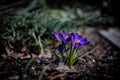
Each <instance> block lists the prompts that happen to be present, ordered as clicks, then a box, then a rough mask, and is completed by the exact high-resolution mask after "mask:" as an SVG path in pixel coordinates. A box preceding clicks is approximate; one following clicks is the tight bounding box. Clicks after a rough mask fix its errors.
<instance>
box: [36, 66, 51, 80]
mask: <svg viewBox="0 0 120 80" xmlns="http://www.w3.org/2000/svg"><path fill="white" fill-rule="evenodd" d="M49 66H50V65H49V64H48V65H47V66H45V67H44V68H43V70H42V72H41V74H40V76H39V78H38V80H42V77H43V75H44V73H45V72H46V70H47V69H48V68H49Z"/></svg>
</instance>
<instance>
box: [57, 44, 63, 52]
mask: <svg viewBox="0 0 120 80" xmlns="http://www.w3.org/2000/svg"><path fill="white" fill-rule="evenodd" d="M58 51H59V52H60V53H62V52H63V45H62V44H60V45H59V46H58Z"/></svg>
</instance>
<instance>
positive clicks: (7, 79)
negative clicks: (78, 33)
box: [0, 32, 120, 80]
mask: <svg viewBox="0 0 120 80" xmlns="http://www.w3.org/2000/svg"><path fill="white" fill-rule="evenodd" d="M83 35H85V36H86V37H88V39H89V40H90V42H91V43H90V45H88V46H86V47H84V48H82V47H81V48H80V50H79V51H80V52H82V51H84V50H86V49H87V48H92V47H93V46H94V47H95V48H94V50H92V51H91V52H90V53H89V54H88V55H85V56H84V57H82V58H80V59H79V61H78V62H76V63H75V65H74V66H73V68H72V69H70V68H68V67H67V66H66V65H63V64H62V63H58V62H57V61H56V60H55V59H54V58H53V57H52V58H51V57H49V58H39V57H38V56H39V55H36V54H34V52H30V51H29V50H28V49H27V48H26V47H24V49H22V50H23V51H22V53H19V52H16V51H13V53H14V55H13V53H11V54H10V50H8V49H6V50H8V51H6V52H8V53H7V55H6V54H1V55H0V80H119V76H118V74H119V70H120V65H119V64H120V53H119V52H120V50H119V49H118V48H117V47H115V46H114V45H112V44H111V43H110V42H108V41H107V40H106V39H104V38H103V37H102V36H100V35H99V34H98V33H97V32H86V33H84V34H83ZM8 54H10V55H8ZM16 56H17V57H16ZM31 56H33V58H32V59H31ZM30 61H31V63H30ZM28 63H30V65H29V66H28V68H27V69H26V68H25V67H26V65H27V64H28Z"/></svg>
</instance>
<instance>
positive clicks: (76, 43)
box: [54, 30, 89, 67]
mask: <svg viewBox="0 0 120 80" xmlns="http://www.w3.org/2000/svg"><path fill="white" fill-rule="evenodd" d="M54 36H55V37H56V39H57V40H58V41H59V42H60V44H59V46H58V51H59V53H60V55H61V56H60V57H58V56H57V58H60V59H59V60H61V61H62V62H64V63H65V64H68V65H69V66H70V67H71V66H73V64H74V63H75V62H76V61H77V60H78V59H79V57H80V56H79V55H78V54H77V51H78V49H79V47H80V46H85V45H88V44H89V41H88V40H87V38H85V37H83V36H81V35H79V34H78V33H70V34H68V33H66V32H65V31H64V30H63V31H61V32H60V33H57V32H54Z"/></svg>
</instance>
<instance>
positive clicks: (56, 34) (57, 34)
mask: <svg viewBox="0 0 120 80" xmlns="http://www.w3.org/2000/svg"><path fill="white" fill-rule="evenodd" d="M54 36H55V37H56V39H57V40H58V41H60V42H61V41H62V35H61V34H59V33H56V32H54Z"/></svg>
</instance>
